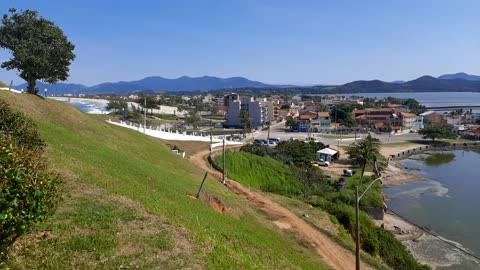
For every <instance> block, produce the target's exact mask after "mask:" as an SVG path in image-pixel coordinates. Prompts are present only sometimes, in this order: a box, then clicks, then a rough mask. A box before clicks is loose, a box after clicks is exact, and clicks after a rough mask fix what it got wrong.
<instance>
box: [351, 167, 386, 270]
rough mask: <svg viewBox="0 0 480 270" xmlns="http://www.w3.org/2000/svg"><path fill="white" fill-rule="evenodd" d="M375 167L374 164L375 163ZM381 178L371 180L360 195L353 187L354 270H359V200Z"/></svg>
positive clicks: (356, 188)
mask: <svg viewBox="0 0 480 270" xmlns="http://www.w3.org/2000/svg"><path fill="white" fill-rule="evenodd" d="M375 166H376V163H375ZM382 178H383V176H380V177H379V178H377V179H375V180H373V181H372V182H371V183H370V184H369V185H368V186H367V188H366V189H365V191H364V192H363V193H362V195H360V196H359V195H358V186H356V187H355V234H356V237H355V238H356V239H355V269H356V270H360V217H359V216H360V200H361V199H362V198H363V196H365V193H367V191H369V190H370V188H371V187H372V186H373V184H375V183H376V182H377V181H381V180H382ZM380 183H381V182H380Z"/></svg>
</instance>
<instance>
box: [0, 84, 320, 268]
mask: <svg viewBox="0 0 480 270" xmlns="http://www.w3.org/2000/svg"><path fill="white" fill-rule="evenodd" d="M0 98H5V99H6V100H8V102H9V103H11V104H12V105H13V107H14V108H17V109H19V110H21V111H23V112H25V113H26V114H27V115H28V116H30V117H32V118H33V119H34V121H35V122H36V123H37V124H38V126H39V129H40V133H41V136H42V137H43V138H44V139H45V140H46V142H47V144H48V146H49V147H48V149H47V158H48V160H49V161H50V163H51V164H52V166H53V168H54V169H55V170H57V171H58V172H60V173H61V174H62V175H63V176H64V177H65V178H66V182H67V183H68V184H67V185H66V193H65V200H64V203H62V204H61V205H60V207H59V209H58V211H57V212H56V213H55V214H54V215H53V216H52V218H50V219H49V220H48V221H47V222H45V223H43V224H41V225H40V226H39V227H37V228H36V230H35V231H34V232H33V233H32V235H30V236H25V237H24V238H22V239H21V240H20V241H25V242H26V244H25V245H22V246H20V247H19V248H18V249H17V250H16V251H15V252H14V253H13V254H12V257H11V261H9V262H8V263H11V264H12V265H13V266H15V268H19V269H32V268H33V269H35V268H36V269H43V268H49V269H119V268H122V267H124V268H136V267H138V268H140V269H152V268H157V269H168V268H171V269H178V268H208V269H326V268H327V267H326V266H325V264H323V263H322V262H321V260H320V258H319V256H318V255H317V254H316V253H314V251H312V250H310V249H308V248H306V247H304V246H302V245H301V244H299V243H298V242H297V241H296V240H295V239H293V237H291V236H289V235H288V234H284V233H282V232H280V231H279V230H278V229H276V228H275V227H274V225H272V224H271V222H269V221H267V220H266V217H265V216H264V215H263V214H261V213H259V212H258V211H257V210H253V209H252V208H250V207H248V203H247V201H246V200H245V199H243V198H242V197H239V196H237V195H236V194H233V193H232V192H230V191H228V190H227V189H225V187H224V186H223V185H221V184H219V183H218V182H216V181H214V180H213V179H211V178H209V179H208V181H207V183H206V186H205V187H204V190H205V192H206V193H208V196H207V197H216V198H218V199H219V200H220V201H221V202H222V204H223V205H224V207H225V208H226V209H227V213H230V214H222V213H218V212H216V211H214V210H213V209H212V208H211V207H210V206H209V205H208V203H206V202H205V201H204V200H193V199H191V198H190V197H189V196H188V195H192V194H195V192H196V191H197V189H198V187H199V185H200V181H201V179H202V176H203V174H204V172H202V171H199V170H198V169H197V168H196V167H194V166H193V165H192V164H191V163H190V162H189V161H188V160H182V159H180V158H179V157H177V156H175V155H173V154H172V153H171V151H170V148H169V147H168V146H167V145H165V143H164V142H162V141H161V140H158V139H155V138H152V137H148V136H145V135H143V134H142V133H139V132H136V131H133V130H129V129H124V128H121V127H117V126H114V125H110V124H107V123H105V122H103V121H101V119H99V118H98V117H96V116H90V115H86V114H84V113H81V112H80V111H79V110H78V109H76V108H73V107H71V106H69V105H67V104H63V103H61V102H56V101H54V100H43V99H41V98H38V97H35V96H32V95H15V94H12V93H5V92H4V93H0ZM82 183H85V185H86V186H85V187H83V186H82ZM91 189H94V190H96V189H98V190H100V191H99V192H98V194H97V193H95V194H92V191H91ZM72 193H73V194H74V195H75V196H76V197H75V196H73V195H69V194H72ZM119 200H120V201H122V203H120V202H118V201H119ZM142 213H143V214H142ZM156 220H157V221H156ZM143 229H145V230H149V231H148V232H144V233H140V232H139V233H138V234H135V233H136V232H134V231H135V230H143ZM150 230H151V231H150ZM45 231H47V232H48V234H49V235H51V236H48V237H46V238H45V239H44V238H43V237H40V238H38V237H37V235H39V234H40V233H42V232H45ZM152 231H153V232H158V233H153V234H152V233H151V232H152ZM129 233H132V234H134V235H133V236H130V235H129ZM28 239H34V241H33V240H32V241H28ZM131 246H132V247H131ZM139 250H140V251H139ZM22 258H23V259H22ZM142 258H143V259H142ZM155 258H157V259H155Z"/></svg>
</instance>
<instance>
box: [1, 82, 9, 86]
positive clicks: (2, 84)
mask: <svg viewBox="0 0 480 270" xmlns="http://www.w3.org/2000/svg"><path fill="white" fill-rule="evenodd" d="M0 87H8V85H6V84H5V83H3V82H1V81H0Z"/></svg>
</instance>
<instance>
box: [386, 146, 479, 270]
mask: <svg viewBox="0 0 480 270" xmlns="http://www.w3.org/2000/svg"><path fill="white" fill-rule="evenodd" d="M402 163H403V165H404V166H405V167H406V168H409V169H410V170H409V171H410V173H415V174H417V175H419V176H422V177H425V178H428V179H430V180H429V181H425V182H415V183H410V184H406V185H401V186H394V187H388V188H384V194H385V195H386V196H387V197H388V198H389V199H388V201H387V205H388V206H389V207H390V208H391V209H392V210H394V211H395V212H397V213H399V214H400V215H402V216H404V217H406V218H407V219H409V220H411V221H413V222H414V223H416V224H418V225H420V226H421V227H424V228H427V229H429V230H431V232H432V233H433V234H434V235H438V237H439V238H442V239H444V240H445V241H441V240H439V239H438V238H436V237H432V236H426V237H425V238H424V239H422V240H421V241H418V242H408V243H407V246H409V247H410V248H411V249H412V250H414V252H413V253H414V255H415V256H416V257H417V258H418V259H419V260H420V261H423V262H426V263H428V264H431V265H433V266H435V269H480V261H478V260H477V259H474V258H473V257H472V256H469V255H467V254H466V253H471V254H474V255H475V256H477V257H480V231H479V230H480V209H479V207H480V174H479V172H480V150H474V151H463V150H456V151H442V152H433V151H432V152H428V153H425V154H420V155H414V156H411V157H410V158H409V159H407V160H404V161H402ZM447 239H448V240H447ZM459 249H461V250H463V251H465V252H462V251H460V250H459Z"/></svg>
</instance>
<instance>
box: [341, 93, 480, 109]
mask: <svg viewBox="0 0 480 270" xmlns="http://www.w3.org/2000/svg"><path fill="white" fill-rule="evenodd" d="M347 96H364V97H377V98H386V97H397V98H402V99H406V98H413V99H416V100H417V101H418V102H419V103H420V104H422V105H425V106H427V107H433V106H461V105H480V92H424V93H362V94H348V95H347Z"/></svg>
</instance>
